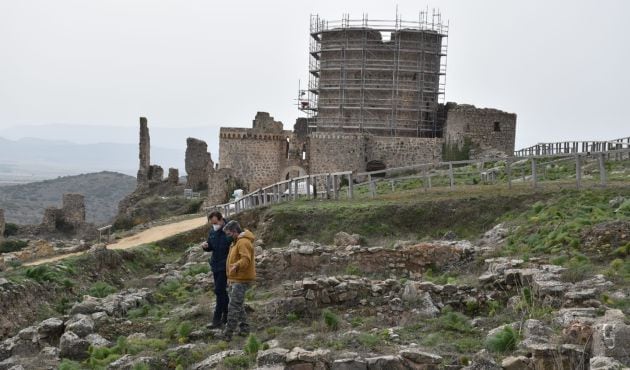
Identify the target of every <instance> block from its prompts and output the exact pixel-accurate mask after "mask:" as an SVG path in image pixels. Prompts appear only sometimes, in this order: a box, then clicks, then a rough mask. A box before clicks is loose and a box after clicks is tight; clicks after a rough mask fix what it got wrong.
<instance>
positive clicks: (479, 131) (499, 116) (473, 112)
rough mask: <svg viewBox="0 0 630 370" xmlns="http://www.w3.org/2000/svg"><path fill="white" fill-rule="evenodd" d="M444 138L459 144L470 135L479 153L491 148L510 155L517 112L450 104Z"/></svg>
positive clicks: (514, 135)
mask: <svg viewBox="0 0 630 370" xmlns="http://www.w3.org/2000/svg"><path fill="white" fill-rule="evenodd" d="M444 137H445V139H446V141H447V142H448V143H454V144H458V145H459V146H461V145H463V143H464V140H465V139H466V138H469V139H470V140H471V143H472V144H473V145H474V146H477V147H478V149H479V150H480V151H482V152H483V151H487V150H492V149H494V150H499V151H502V152H504V153H505V154H508V155H512V154H513V153H514V141H515V137H516V114H514V113H507V112H503V111H500V110H498V109H490V108H476V107H475V106H473V105H468V104H460V105H453V106H451V107H449V109H448V113H447V118H446V127H445V135H444Z"/></svg>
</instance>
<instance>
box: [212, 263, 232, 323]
mask: <svg viewBox="0 0 630 370" xmlns="http://www.w3.org/2000/svg"><path fill="white" fill-rule="evenodd" d="M212 275H213V276H214V294H215V295H216V296H217V301H216V305H215V306H214V316H213V317H212V323H213V324H218V323H221V322H223V323H225V322H227V318H228V305H229V303H230V297H229V296H228V292H227V275H226V274H225V271H213V272H212Z"/></svg>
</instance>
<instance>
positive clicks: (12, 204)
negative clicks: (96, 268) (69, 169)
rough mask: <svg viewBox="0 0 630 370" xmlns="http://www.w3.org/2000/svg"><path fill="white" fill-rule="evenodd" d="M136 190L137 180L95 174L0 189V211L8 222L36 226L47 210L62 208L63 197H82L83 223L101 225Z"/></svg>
mask: <svg viewBox="0 0 630 370" xmlns="http://www.w3.org/2000/svg"><path fill="white" fill-rule="evenodd" d="M135 187H136V179H135V178H134V177H131V176H127V175H124V174H121V173H116V172H98V173H89V174H83V175H78V176H66V177H59V178H57V179H54V180H46V181H41V182H33V183H28V184H22V185H13V186H4V187H0V208H3V209H4V210H5V217H6V219H7V222H13V223H17V224H38V223H40V222H41V221H42V216H43V214H44V209H45V208H46V207H51V206H52V207H61V198H62V196H63V194H64V193H81V194H83V195H85V202H86V219H87V221H88V222H93V223H96V224H102V223H106V222H109V221H110V220H111V219H112V218H113V217H114V216H115V215H116V213H117V211H118V202H119V201H120V200H121V199H122V198H124V197H125V196H126V195H127V194H129V193H131V192H132V191H133V190H134V189H135Z"/></svg>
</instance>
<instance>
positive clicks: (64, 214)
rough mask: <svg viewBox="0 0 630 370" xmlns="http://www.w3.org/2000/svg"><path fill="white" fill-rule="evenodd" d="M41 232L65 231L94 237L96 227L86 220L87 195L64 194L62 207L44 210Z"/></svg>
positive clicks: (39, 227)
mask: <svg viewBox="0 0 630 370" xmlns="http://www.w3.org/2000/svg"><path fill="white" fill-rule="evenodd" d="M38 231H39V232H40V233H49V234H56V233H64V234H70V235H75V236H81V237H93V236H94V235H96V228H95V226H94V225H93V224H91V223H88V222H86V221H85V196H84V195H83V194H77V193H67V194H64V195H63V198H62V205H61V208H56V207H48V208H46V209H45V210H44V217H43V219H42V223H41V224H40V225H39V226H38Z"/></svg>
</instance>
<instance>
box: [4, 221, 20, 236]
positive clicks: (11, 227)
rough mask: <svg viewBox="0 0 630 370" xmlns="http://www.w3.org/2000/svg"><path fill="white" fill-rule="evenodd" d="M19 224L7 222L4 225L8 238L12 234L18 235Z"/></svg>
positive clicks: (5, 234)
mask: <svg viewBox="0 0 630 370" xmlns="http://www.w3.org/2000/svg"><path fill="white" fill-rule="evenodd" d="M18 229H19V227H18V225H16V224H12V223H7V224H5V225H4V237H5V238H8V237H10V236H13V235H16V234H17V232H18Z"/></svg>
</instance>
